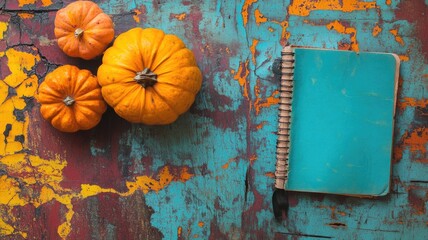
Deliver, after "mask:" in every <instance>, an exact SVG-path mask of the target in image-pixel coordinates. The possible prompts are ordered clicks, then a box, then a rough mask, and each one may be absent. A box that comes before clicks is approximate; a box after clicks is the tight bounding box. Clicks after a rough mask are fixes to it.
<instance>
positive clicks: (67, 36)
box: [54, 1, 114, 60]
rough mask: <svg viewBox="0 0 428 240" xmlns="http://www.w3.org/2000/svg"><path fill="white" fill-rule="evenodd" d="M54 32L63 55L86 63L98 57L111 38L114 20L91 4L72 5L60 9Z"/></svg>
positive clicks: (94, 4) (89, 2) (79, 3)
mask: <svg viewBox="0 0 428 240" xmlns="http://www.w3.org/2000/svg"><path fill="white" fill-rule="evenodd" d="M54 32H55V37H56V38H57V39H58V46H59V47H60V48H61V49H62V50H63V51H64V53H65V54H67V55H69V56H71V57H80V58H83V59H85V60H89V59H92V58H94V57H96V56H98V55H100V54H101V53H102V52H103V51H104V50H105V49H106V48H107V45H108V44H109V43H110V42H111V41H112V40H113V38H114V29H113V21H112V20H111V18H110V17H109V16H108V15H107V14H105V13H104V12H103V10H102V9H101V8H100V7H99V6H98V5H97V4H96V3H94V2H91V1H77V2H73V3H70V4H69V5H67V6H66V7H64V8H62V9H60V10H59V11H58V12H57V13H56V16H55V29H54Z"/></svg>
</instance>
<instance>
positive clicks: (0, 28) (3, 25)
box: [0, 22, 9, 40]
mask: <svg viewBox="0 0 428 240" xmlns="http://www.w3.org/2000/svg"><path fill="white" fill-rule="evenodd" d="M8 25H9V24H8V23H7V22H0V40H2V39H3V38H4V36H5V33H6V31H7V26H8Z"/></svg>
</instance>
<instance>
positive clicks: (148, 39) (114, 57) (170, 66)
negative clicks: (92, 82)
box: [97, 28, 202, 125]
mask: <svg viewBox="0 0 428 240" xmlns="http://www.w3.org/2000/svg"><path fill="white" fill-rule="evenodd" d="M97 76H98V81H99V83H100V85H101V87H102V94H103V97H104V99H105V100H106V102H107V103H108V104H109V105H110V106H112V107H113V108H114V110H115V111H116V113H117V114H118V115H119V116H121V117H122V118H124V119H126V120H128V121H130V122H135V123H144V124H148V125H161V124H169V123H172V122H174V121H175V120H176V119H177V118H178V116H179V115H180V114H182V113H184V112H186V111H187V110H188V109H189V108H190V106H191V105H192V103H193V102H194V100H195V95H196V94H197V93H198V91H199V90H200V88H201V82H202V74H201V71H200V70H199V68H198V66H197V64H196V60H195V57H194V55H193V53H192V51H190V50H189V49H187V48H186V46H185V45H184V43H183V41H181V40H180V39H179V38H178V37H177V36H175V35H171V34H165V33H164V32H163V31H161V30H158V29H154V28H147V29H142V28H134V29H131V30H129V31H127V32H125V33H122V34H120V35H119V36H118V37H117V39H116V40H115V42H114V44H113V46H112V47H110V48H108V49H107V50H106V51H105V53H104V56H103V61H102V65H101V66H100V67H99V69H98V74H97Z"/></svg>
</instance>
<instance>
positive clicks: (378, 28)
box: [372, 25, 382, 37]
mask: <svg viewBox="0 0 428 240" xmlns="http://www.w3.org/2000/svg"><path fill="white" fill-rule="evenodd" d="M381 32H382V28H381V27H379V25H376V26H375V27H374V28H373V31H372V35H373V37H377V35H379V33H381Z"/></svg>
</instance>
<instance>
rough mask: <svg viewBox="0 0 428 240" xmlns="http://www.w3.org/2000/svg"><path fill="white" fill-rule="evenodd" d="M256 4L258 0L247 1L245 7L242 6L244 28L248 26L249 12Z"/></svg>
mask: <svg viewBox="0 0 428 240" xmlns="http://www.w3.org/2000/svg"><path fill="white" fill-rule="evenodd" d="M255 2H257V0H245V2H244V5H243V6H242V10H241V15H242V20H243V23H244V26H247V23H248V17H249V14H248V10H249V8H250V6H251V5H253V3H255Z"/></svg>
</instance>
